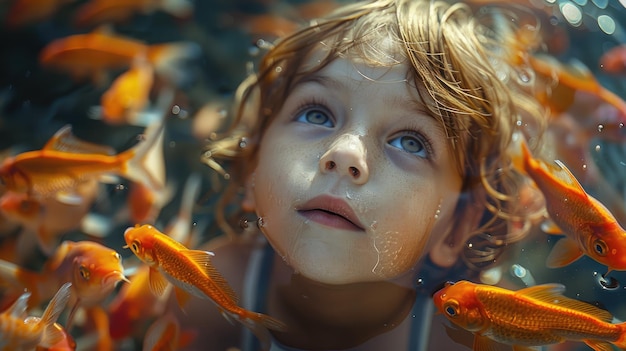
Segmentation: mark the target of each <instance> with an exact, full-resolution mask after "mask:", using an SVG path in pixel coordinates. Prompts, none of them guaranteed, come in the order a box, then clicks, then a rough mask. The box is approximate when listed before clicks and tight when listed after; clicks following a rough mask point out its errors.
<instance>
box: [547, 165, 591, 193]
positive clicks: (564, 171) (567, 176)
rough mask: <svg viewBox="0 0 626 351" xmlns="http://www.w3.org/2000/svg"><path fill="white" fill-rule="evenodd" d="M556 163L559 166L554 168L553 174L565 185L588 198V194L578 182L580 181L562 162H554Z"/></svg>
mask: <svg viewBox="0 0 626 351" xmlns="http://www.w3.org/2000/svg"><path fill="white" fill-rule="evenodd" d="M554 163H556V164H557V165H558V168H554V169H553V171H552V174H553V175H554V176H556V177H557V178H559V179H560V180H561V181H563V183H564V184H567V185H569V186H570V187H572V188H573V189H575V190H576V192H577V193H579V194H581V195H585V196H587V192H586V191H585V190H584V189H583V186H582V185H580V182H578V179H576V177H575V176H574V175H573V174H572V172H571V171H570V170H569V168H567V166H565V164H564V163H563V162H561V161H560V160H554Z"/></svg>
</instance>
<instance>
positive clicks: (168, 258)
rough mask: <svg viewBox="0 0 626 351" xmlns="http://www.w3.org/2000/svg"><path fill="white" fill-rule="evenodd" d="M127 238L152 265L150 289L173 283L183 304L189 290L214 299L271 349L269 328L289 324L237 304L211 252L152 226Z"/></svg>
mask: <svg viewBox="0 0 626 351" xmlns="http://www.w3.org/2000/svg"><path fill="white" fill-rule="evenodd" d="M124 240H125V241H126V244H127V246H126V247H128V248H130V249H131V251H132V252H133V253H134V254H135V256H137V257H138V258H139V259H140V260H142V261H143V262H145V263H146V264H148V265H149V266H150V277H149V280H150V288H151V290H152V291H153V292H154V293H155V294H156V295H161V294H162V293H163V290H164V289H165V288H166V287H167V286H168V282H169V283H172V284H173V285H174V286H175V288H174V291H175V293H176V297H177V299H178V301H179V304H181V306H182V305H183V304H184V302H185V301H186V299H187V298H188V295H187V294H188V293H189V294H192V295H194V296H196V297H199V298H202V299H210V300H212V301H213V302H214V303H215V304H216V305H217V307H218V309H220V311H221V312H222V315H223V316H224V317H225V318H227V319H229V320H236V321H238V322H240V323H242V324H243V325H244V326H246V327H247V328H249V329H250V330H251V331H252V332H253V333H254V334H255V335H256V336H257V337H258V338H259V339H260V341H261V344H262V345H263V348H264V349H265V350H268V349H269V345H270V333H269V330H268V329H272V330H277V331H284V330H286V326H285V325H284V324H283V323H282V322H280V321H278V320H276V319H274V318H272V317H270V316H267V315H264V314H261V313H257V312H252V311H248V310H246V309H244V308H242V307H240V306H239V305H238V304H237V298H236V296H235V292H234V291H233V290H232V288H231V287H230V286H229V285H228V282H226V280H225V279H224V277H222V276H221V275H220V273H219V272H218V271H217V270H216V269H215V268H214V267H213V265H212V264H211V255H212V253H211V252H208V251H200V250H189V249H187V248H186V247H185V246H183V245H182V244H180V243H179V242H178V241H175V240H174V239H172V238H170V237H168V236H167V235H165V234H163V233H161V232H160V231H158V230H157V229H155V228H154V227H152V226H150V225H143V226H139V225H137V226H135V227H134V228H133V227H130V228H128V229H126V231H125V233H124Z"/></svg>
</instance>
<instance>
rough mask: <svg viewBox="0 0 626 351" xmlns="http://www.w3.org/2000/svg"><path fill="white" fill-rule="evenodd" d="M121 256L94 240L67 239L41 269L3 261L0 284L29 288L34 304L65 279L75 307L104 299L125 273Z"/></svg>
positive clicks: (12, 288) (54, 289)
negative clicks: (70, 286) (69, 287)
mask: <svg viewBox="0 0 626 351" xmlns="http://www.w3.org/2000/svg"><path fill="white" fill-rule="evenodd" d="M123 272H124V267H123V266H122V261H121V256H120V255H119V254H118V253H117V252H116V251H115V250H112V249H110V248H108V247H106V246H102V245H100V244H98V243H96V242H93V241H79V242H73V241H64V242H63V243H61V245H60V246H59V247H58V248H57V250H56V251H55V252H54V254H53V255H52V257H50V258H49V259H48V261H46V263H45V264H44V266H43V269H42V271H41V272H33V271H31V270H27V269H24V268H21V267H19V266H17V265H15V264H13V263H10V262H6V261H0V285H4V286H7V287H8V288H10V289H11V290H12V291H13V292H15V291H19V292H21V291H23V290H24V289H26V290H28V291H29V292H30V293H31V300H30V302H29V303H30V304H31V306H36V305H38V304H40V303H41V302H42V301H45V300H47V299H49V298H50V297H51V296H52V295H53V294H54V292H55V291H56V289H57V288H58V287H59V286H61V285H62V284H63V283H65V282H71V283H72V291H73V296H74V297H75V303H74V308H73V310H75V309H76V308H77V307H78V306H79V305H80V306H93V305H97V304H99V303H101V302H102V301H103V300H104V299H105V298H106V297H108V296H109V295H110V294H111V292H113V290H114V288H115V286H116V285H117V283H118V282H120V281H128V279H126V277H125V276H124V273H123Z"/></svg>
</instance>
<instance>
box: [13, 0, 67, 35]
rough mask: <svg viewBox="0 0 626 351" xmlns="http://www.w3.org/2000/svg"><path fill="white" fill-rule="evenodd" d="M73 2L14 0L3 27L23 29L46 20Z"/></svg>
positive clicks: (65, 0)
mask: <svg viewBox="0 0 626 351" xmlns="http://www.w3.org/2000/svg"><path fill="white" fill-rule="evenodd" d="M73 1H74V0H43V1H42V0H14V1H13V4H12V5H11V7H10V9H9V12H8V14H7V15H6V21H5V25H6V26H7V27H8V28H18V27H23V26H26V25H29V24H32V23H35V22H38V21H42V20H46V19H48V18H49V17H51V16H52V15H54V13H55V12H56V11H57V10H58V9H59V8H61V7H62V6H64V5H65V4H68V3H71V2H73Z"/></svg>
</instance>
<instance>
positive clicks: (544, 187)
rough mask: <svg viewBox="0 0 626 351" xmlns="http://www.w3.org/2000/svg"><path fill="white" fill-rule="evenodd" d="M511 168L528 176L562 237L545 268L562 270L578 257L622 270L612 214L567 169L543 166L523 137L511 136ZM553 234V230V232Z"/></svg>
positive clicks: (625, 262) (622, 247) (624, 261)
mask: <svg viewBox="0 0 626 351" xmlns="http://www.w3.org/2000/svg"><path fill="white" fill-rule="evenodd" d="M514 143H516V144H517V145H515V147H516V148H517V149H518V150H514V152H513V155H512V157H513V164H514V166H515V167H516V168H517V169H518V170H520V171H521V172H523V173H526V174H528V175H529V176H530V177H531V178H532V179H533V181H534V182H535V184H536V185H537V187H538V188H539V190H541V192H542V193H543V196H544V197H545V201H546V210H547V212H548V215H549V216H550V219H551V220H552V221H553V222H554V224H555V225H556V226H557V227H558V229H559V230H560V231H562V232H563V233H564V234H565V235H566V236H565V237H564V238H563V239H561V240H559V241H558V242H557V243H556V244H555V245H554V248H553V249H552V252H550V255H549V256H548V259H547V265H548V267H562V266H565V265H568V264H570V263H572V262H574V261H575V260H577V259H579V258H580V257H581V256H582V255H584V254H586V255H587V256H589V257H591V258H593V259H594V260H596V261H598V262H600V263H602V264H604V265H606V266H607V267H608V270H607V273H608V272H610V271H611V270H626V231H625V230H624V229H623V228H622V227H621V226H620V224H619V223H618V222H617V220H616V219H615V217H614V216H613V214H611V212H610V211H609V210H608V209H607V208H606V207H605V206H604V205H603V204H602V203H600V201H598V200H596V199H595V198H594V197H592V196H591V195H589V194H587V193H586V192H585V190H584V189H583V187H582V186H581V185H580V183H579V182H578V180H577V179H576V178H575V177H574V175H573V174H572V173H571V172H570V171H569V169H568V168H567V167H566V166H565V165H564V164H563V163H562V162H561V161H559V160H555V163H556V165H550V164H547V163H545V162H543V161H541V160H538V159H535V158H533V157H532V155H531V153H530V150H529V149H528V146H527V145H526V142H525V140H524V137H523V136H522V135H521V134H519V133H515V134H514ZM555 230H556V229H555Z"/></svg>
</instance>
